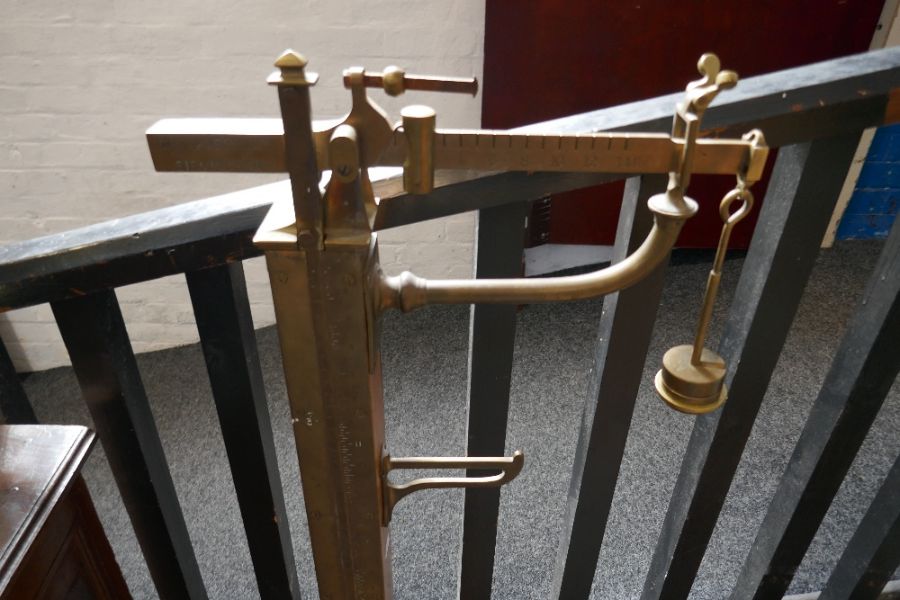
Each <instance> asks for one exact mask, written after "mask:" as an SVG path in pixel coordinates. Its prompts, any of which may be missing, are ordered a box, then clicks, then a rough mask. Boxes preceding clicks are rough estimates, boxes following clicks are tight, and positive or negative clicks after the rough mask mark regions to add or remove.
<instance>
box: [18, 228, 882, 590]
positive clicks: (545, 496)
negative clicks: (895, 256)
mask: <svg viewBox="0 0 900 600" xmlns="http://www.w3.org/2000/svg"><path fill="white" fill-rule="evenodd" d="M880 247H881V245H880V244H879V243H872V242H866V243H860V242H856V243H844V244H841V245H839V246H837V247H836V248H835V249H833V250H828V251H823V252H822V253H821V256H820V258H819V260H818V262H817V266H816V269H815V271H814V274H813V277H812V280H811V282H810V284H809V286H808V289H807V292H806V294H805V296H804V301H803V304H802V306H801V308H800V311H799V314H798V316H797V319H796V321H795V323H794V325H793V327H792V330H791V333H790V336H789V339H788V342H787V345H786V348H785V351H784V353H783V354H782V357H781V360H780V362H779V366H778V368H777V371H776V373H775V375H774V377H773V379H772V382H771V385H770V386H769V393H768V394H767V397H766V399H765V402H764V405H763V407H762V410H761V412H760V415H759V418H758V420H757V422H756V424H755V426H754V430H753V434H752V437H751V439H750V441H749V443H748V446H747V448H746V451H745V452H744V456H743V459H742V462H741V466H740V469H739V471H738V473H737V476H736V478H735V480H734V482H733V485H732V487H731V492H730V495H729V497H728V500H727V502H726V505H725V508H724V510H723V513H722V516H721V519H720V522H719V525H718V527H717V528H716V530H715V532H714V534H713V539H712V543H711V545H710V547H709V550H708V552H707V554H706V558H705V560H704V561H703V565H702V568H701V572H700V575H699V577H698V579H697V582H696V584H695V586H694V591H693V592H692V596H691V597H692V598H697V599H718V598H724V597H725V596H726V595H727V593H728V592H729V591H730V589H731V586H732V585H733V583H734V581H735V579H736V577H737V572H738V569H739V568H740V565H741V562H742V561H743V558H744V556H745V555H746V553H747V550H748V548H749V545H750V544H751V543H752V540H753V537H754V535H755V533H756V529H757V527H758V526H759V523H760V521H761V519H762V517H763V514H764V512H765V510H766V508H767V506H768V501H769V499H770V497H771V495H772V493H773V491H774V489H775V486H776V484H777V482H778V478H779V477H780V475H781V473H782V472H783V470H784V467H785V464H786V463H787V461H788V459H789V457H790V454H791V451H792V449H793V446H794V444H795V442H796V440H797V438H798V436H799V433H800V430H801V428H802V426H803V423H804V420H805V418H806V415H807V414H808V411H809V408H810V406H811V404H812V402H813V401H814V399H815V396H816V392H817V390H818V388H819V386H820V385H821V382H822V380H823V378H824V376H825V373H826V372H827V370H828V367H829V364H830V361H831V358H832V356H833V353H834V350H835V347H836V345H837V344H838V342H839V340H840V338H841V335H842V332H843V329H844V327H845V324H846V321H847V319H848V317H849V315H850V313H851V311H852V309H853V307H854V305H855V303H856V302H857V300H858V298H859V294H860V293H861V291H862V287H863V285H864V284H865V281H866V279H867V277H868V273H869V271H870V269H871V267H872V265H873V264H874V261H875V259H876V258H877V254H878V251H879V250H880ZM710 259H711V256H710V254H709V253H679V254H677V255H676V256H675V257H674V258H673V264H672V267H671V268H670V269H669V271H668V276H667V282H666V288H665V294H664V299H663V302H662V305H661V307H660V311H659V318H658V322H657V326H656V329H655V334H654V339H653V344H652V349H651V351H650V353H649V357H648V361H647V364H646V366H645V377H644V381H645V383H644V385H643V387H642V389H641V391H640V395H639V397H638V399H637V405H636V409H635V412H634V417H633V420H632V430H631V433H630V435H629V439H628V445H627V448H626V452H625V458H624V461H623V464H622V470H621V476H620V480H619V483H618V486H617V488H616V494H615V499H614V503H613V510H612V514H611V517H610V522H609V526H608V529H607V532H606V537H605V540H604V547H603V551H602V552H601V556H600V562H599V566H598V569H597V575H596V576H595V581H594V589H593V592H592V596H591V597H592V598H603V599H607V598H609V599H613V598H615V599H618V598H637V597H638V596H639V594H640V588H641V585H642V583H643V579H644V577H645V575H646V572H647V569H648V565H649V561H650V558H651V555H652V552H653V548H654V545H655V544H656V540H657V537H658V535H659V530H660V527H661V524H662V520H663V517H664V515H665V509H666V505H667V503H668V500H669V497H670V495H671V492H672V488H673V485H674V482H675V478H676V474H677V472H678V469H679V466H680V463H681V458H682V454H683V451H684V448H685V446H686V443H687V440H688V436H689V435H690V431H691V426H692V423H693V418H691V417H688V416H685V415H682V414H678V413H675V412H673V411H671V410H669V409H667V408H666V407H665V406H663V404H662V403H661V402H660V401H659V400H658V399H657V398H656V397H655V395H654V394H653V391H652V385H651V381H652V375H653V373H654V372H655V371H656V369H657V364H658V361H659V358H660V357H661V355H662V353H663V352H664V351H665V349H666V348H668V347H669V346H671V345H674V344H681V343H687V342H689V341H690V340H691V339H692V335H693V327H694V323H695V319H696V313H697V309H698V306H699V301H700V297H701V295H702V290H703V286H704V284H705V278H706V273H707V271H708V269H709V264H710ZM741 264H742V260H741V259H740V258H736V259H732V260H729V261H728V262H727V263H726V269H725V276H724V281H723V287H722V290H721V293H720V297H719V302H718V304H717V311H716V315H715V316H714V330H713V332H712V338H711V339H712V340H713V342H714V341H715V340H716V339H717V337H718V334H719V330H720V328H721V324H722V320H723V318H724V313H725V310H726V309H727V306H728V304H729V302H730V298H731V295H732V293H733V289H734V285H735V283H736V281H737V276H738V272H739V269H740V267H741ZM601 305H602V304H601V301H585V302H578V303H571V304H564V305H563V304H559V305H545V306H530V307H527V308H525V309H524V310H522V311H521V312H520V313H519V323H518V334H517V339H516V359H515V365H514V368H513V388H512V397H511V409H510V413H511V414H510V422H509V429H508V436H507V437H508V442H507V444H508V449H509V450H510V451H512V450H514V449H522V450H523V451H524V452H525V454H526V457H527V460H526V467H525V470H524V471H523V472H522V474H521V475H520V476H519V478H518V479H517V480H516V481H515V482H513V483H512V484H510V485H508V486H507V487H505V488H504V489H503V493H502V507H501V516H500V534H499V539H498V542H497V543H498V547H497V557H498V558H497V563H496V567H495V572H494V589H495V597H496V598H502V599H516V600H519V599H530V598H547V597H548V596H549V590H550V582H551V573H552V569H553V564H554V561H555V556H556V550H557V540H558V538H559V532H560V527H561V523H562V517H563V512H564V507H565V500H566V490H567V486H568V480H569V472H570V469H571V464H572V460H573V456H574V450H575V442H576V437H577V432H578V427H579V420H580V417H581V410H582V403H583V402H584V399H585V395H586V391H587V385H588V377H589V374H590V370H591V367H592V347H593V344H594V337H595V333H596V328H597V322H598V318H599V315H600V309H601ZM468 312H469V311H468V308H466V307H432V308H428V309H424V310H421V311H419V312H416V313H412V314H409V315H402V314H396V313H395V314H389V315H387V316H386V318H385V322H384V328H383V331H384V343H383V354H384V383H385V403H386V411H387V415H386V419H387V435H388V444H389V449H390V450H391V452H392V453H393V454H395V455H438V456H440V455H458V454H460V453H463V452H464V449H465V415H466V348H467V341H468ZM257 337H258V344H259V349H260V357H261V361H262V367H263V371H264V374H265V383H266V388H267V393H268V399H269V406H270V411H271V416H272V421H273V427H274V434H275V440H276V444H277V448H278V461H279V465H280V469H281V473H282V478H283V483H284V488H285V493H286V497H287V506H288V512H289V519H290V525H291V530H292V533H293V537H294V544H295V554H296V558H297V568H298V574H299V578H300V582H301V587H302V589H303V593H304V597H305V598H316V597H317V594H316V590H315V583H314V578H313V574H312V573H313V572H312V561H311V558H310V556H311V555H310V549H309V544H308V541H307V533H306V515H305V513H304V510H303V502H302V498H301V494H300V487H299V475H298V470H297V466H296V458H295V455H294V449H293V439H292V437H291V431H290V423H289V421H290V419H289V414H288V407H287V400H286V396H285V388H284V381H283V376H282V374H281V366H280V356H279V350H278V345H277V338H276V333H275V331H274V330H273V329H272V328H265V329H262V330H260V331H259V332H258V334H257ZM898 346H900V342H898ZM898 351H900V349H898ZM138 360H139V364H140V368H141V372H142V375H143V379H144V383H145V385H146V388H147V392H148V395H149V398H150V402H151V404H152V407H153V411H154V414H155V417H156V420H157V424H158V428H159V431H160V436H161V438H162V441H163V444H164V447H165V450H166V454H167V457H168V460H169V462H170V465H171V470H172V475H173V477H174V480H175V484H176V487H177V491H178V494H179V498H180V501H181V504H182V507H183V510H184V514H185V517H186V520H187V523H188V528H189V531H190V534H191V538H192V540H193V543H194V547H195V550H196V554H197V559H198V562H199V564H200V568H201V570H202V573H203V577H204V580H205V583H206V586H207V588H208V590H209V594H210V597H212V598H254V597H258V593H257V591H256V586H255V582H254V579H253V574H252V570H251V566H250V561H249V555H248V550H247V545H246V541H245V538H244V534H243V530H242V528H241V521H240V516H239V513H238V509H237V505H236V501H235V495H234V486H233V481H232V479H231V475H230V472H229V468H228V465H227V461H226V458H225V450H224V446H223V443H222V439H221V435H220V433H219V431H218V427H217V419H216V415H215V410H214V407H213V404H212V400H211V396H210V389H209V384H208V381H207V380H206V375H205V368H204V365H203V357H202V354H201V351H200V349H199V347H198V346H196V345H192V346H186V347H182V348H176V349H172V350H165V351H161V352H154V353H149V354H144V355H141V356H139V359H138ZM26 388H27V391H28V394H29V396H30V397H31V398H32V401H33V402H34V405H35V408H36V411H37V413H38V415H39V417H40V418H41V419H42V420H43V421H44V422H48V423H84V424H89V423H90V417H89V415H88V414H87V412H86V410H85V409H84V407H83V404H82V403H81V401H80V399H79V395H78V391H77V385H76V382H75V378H74V376H73V374H72V371H71V370H70V369H68V368H61V369H54V370H51V371H46V372H41V373H36V374H33V375H32V376H30V377H28V378H27V380H26ZM898 397H900V385H898V384H896V383H895V385H894V387H893V389H892V390H891V393H890V395H889V398H888V400H887V402H886V403H885V406H884V407H883V409H882V410H881V414H880V415H879V416H878V418H877V420H876V422H875V425H874V427H873V428H872V430H871V432H870V434H869V436H868V438H867V440H866V443H865V445H864V447H863V449H862V451H861V453H860V455H859V456H858V457H857V459H856V461H855V463H854V465H853V468H852V470H851V472H850V474H849V476H848V477H847V479H846V481H845V482H844V485H843V486H842V488H841V490H840V492H839V494H838V496H837V498H836V500H835V502H834V504H833V506H832V508H831V510H830V511H829V513H828V515H827V517H826V520H825V523H824V524H823V526H822V527H821V528H820V530H819V532H818V535H817V536H816V539H815V542H814V543H813V545H812V547H811V549H810V552H809V553H808V555H807V557H806V559H805V561H804V562H803V564H802V566H801V567H800V569H799V571H798V573H797V576H796V578H795V579H794V583H793V585H792V586H791V591H792V592H805V591H810V590H815V589H821V586H822V584H823V583H824V581H825V579H826V578H827V575H828V573H829V572H830V570H831V568H832V566H833V565H834V563H835V561H836V560H837V557H838V556H839V554H840V552H841V550H842V548H843V546H844V545H845V544H846V542H847V540H848V539H849V537H850V535H851V534H852V532H853V530H854V529H855V527H856V524H857V523H858V521H859V519H860V518H861V516H862V514H863V512H864V510H865V508H866V507H867V506H868V504H869V502H870V501H871V498H872V497H873V496H874V493H875V491H876V490H877V488H878V486H879V485H880V483H881V481H882V479H883V477H884V476H885V474H886V473H887V471H888V469H889V467H890V465H891V464H892V462H893V461H894V459H895V458H896V457H897V455H898V452H900V436H898V435H897V432H898V430H900V401H898ZM85 474H86V478H87V481H88V484H89V486H90V489H91V491H92V493H93V496H94V499H95V502H96V504H97V506H98V510H99V512H100V513H101V517H102V520H103V523H104V525H105V527H106V530H107V532H108V534H109V537H110V539H111V542H112V544H113V547H114V549H115V551H116V554H117V557H118V559H119V561H120V564H121V565H122V567H123V570H124V572H125V574H126V578H127V580H128V582H129V585H130V586H131V589H132V591H133V593H134V595H135V597H136V598H152V597H155V591H154V588H153V585H152V582H151V581H150V578H149V575H148V574H147V570H146V567H145V566H144V563H143V560H142V557H141V554H140V551H139V549H138V547H137V543H136V541H135V540H134V538H133V534H132V532H131V528H130V525H129V522H128V518H127V515H126V514H125V511H124V508H123V506H122V502H121V499H120V497H119V495H118V493H117V490H116V487H115V483H114V482H113V480H112V477H111V473H110V471H109V467H108V465H107V463H106V461H105V458H104V456H103V451H102V448H100V447H99V446H98V447H97V449H96V450H95V451H94V453H93V456H92V458H91V459H90V462H89V464H88V466H87V467H86V471H85ZM461 509H462V493H461V492H459V491H446V490H440V491H428V492H422V493H419V494H416V495H415V496H412V497H410V498H408V499H406V500H404V501H403V502H402V503H401V504H400V505H398V507H397V510H396V512H395V516H394V520H393V523H392V538H393V557H394V558H393V565H394V575H395V588H396V597H397V598H398V599H400V600H406V599H431V598H435V599H438V598H453V597H454V595H455V585H456V569H457V565H458V560H459V552H460V527H461Z"/></svg>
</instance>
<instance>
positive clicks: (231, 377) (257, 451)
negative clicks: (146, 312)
mask: <svg viewBox="0 0 900 600" xmlns="http://www.w3.org/2000/svg"><path fill="white" fill-rule="evenodd" d="M187 282H188V290H189V291H190V294H191V302H192V303H193V306H194V315H195V316H196V317H197V329H198V331H199V332H200V343H201V346H202V347H203V356H204V358H205V359H206V369H207V372H208V373H209V380H210V384H211V386H212V392H213V399H214V401H215V404H216V411H217V413H218V415H219V425H220V426H221V428H222V439H223V441H224V442H225V450H226V452H227V453H228V462H229V464H230V465H231V475H232V477H233V478H234V488H235V492H236V493H237V498H238V505H239V506H240V509H241V518H242V519H243V522H244V531H245V532H246V534H247V545H248V547H249V549H250V559H251V560H252V561H253V569H254V571H255V572H256V582H257V585H258V586H259V593H260V596H261V597H262V598H263V599H264V600H265V599H267V598H294V599H296V600H299V598H300V587H299V585H298V583H297V567H296V565H295V564H294V551H293V547H292V545H291V532H290V528H289V527H288V517H287V510H286V509H285V504H284V494H283V492H282V488H281V477H280V475H279V473H278V462H277V460H276V458H275V441H274V439H273V437H272V425H271V422H270V419H269V407H268V405H267V403H266V393H265V389H264V388H263V378H262V369H261V367H260V364H259V357H258V355H257V350H256V335H255V334H254V332H253V320H252V318H251V315H250V302H249V300H248V298H247V286H246V283H245V281H244V267H243V265H242V264H241V263H239V262H236V263H230V264H226V265H221V266H218V267H213V268H212V269H204V270H201V271H191V272H189V273H187Z"/></svg>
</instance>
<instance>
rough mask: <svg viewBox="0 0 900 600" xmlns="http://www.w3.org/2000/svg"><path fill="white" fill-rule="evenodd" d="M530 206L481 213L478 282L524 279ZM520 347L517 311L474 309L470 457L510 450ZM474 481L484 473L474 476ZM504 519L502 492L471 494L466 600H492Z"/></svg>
mask: <svg viewBox="0 0 900 600" xmlns="http://www.w3.org/2000/svg"><path fill="white" fill-rule="evenodd" d="M527 207H528V204H527V203H526V202H515V203H513V204H507V205H504V206H498V207H494V208H486V209H484V210H481V211H479V212H478V237H477V242H476V245H475V260H476V267H475V276H476V277H478V278H490V277H519V276H521V274H522V251H523V244H524V238H525V216H526V211H527ZM515 341H516V307H515V306H511V305H502V304H501V305H488V304H480V305H473V306H472V308H471V312H470V317H469V354H470V360H469V391H468V402H467V404H468V409H469V410H468V425H467V431H466V455H467V456H500V455H502V454H503V453H504V452H505V450H506V425H507V420H508V417H509V386H510V378H511V376H512V364H513V347H514V345H515ZM468 475H469V476H473V477H474V476H476V475H478V472H473V471H470V472H469V473H468ZM499 514H500V488H482V489H471V488H470V489H466V492H465V503H464V509H463V535H462V543H463V545H462V558H461V561H462V564H461V566H460V573H459V597H460V598H472V599H473V600H474V599H477V598H490V597H491V584H492V582H493V574H494V552H495V546H496V543H497V519H498V517H499Z"/></svg>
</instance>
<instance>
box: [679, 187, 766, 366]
mask: <svg viewBox="0 0 900 600" xmlns="http://www.w3.org/2000/svg"><path fill="white" fill-rule="evenodd" d="M744 186H745V184H744V182H743V181H742V180H741V182H740V183H739V184H738V187H736V188H735V189H733V190H731V191H730V192H728V194H726V195H725V197H724V198H723V199H722V202H721V203H720V204H719V215H720V216H721V217H722V221H723V223H722V233H721V234H720V235H719V245H718V247H717V248H716V256H715V258H714V259H713V265H712V269H710V271H709V277H708V278H707V280H706V291H705V292H704V294H703V306H702V308H701V309H700V318H699V320H698V322H697V333H696V334H695V335H694V349H693V351H692V352H691V364H692V365H694V366H700V364H701V363H702V356H703V347H704V345H705V344H706V334H707V332H708V330H709V321H710V319H711V318H712V311H713V305H714V304H715V302H716V294H718V292H719V281H720V280H721V279H722V265H723V264H724V263H725V254H726V253H727V251H728V240H729V238H730V237H731V230H732V229H733V228H734V226H735V225H736V224H737V223H738V222H739V221H741V220H742V219H743V218H744V217H745V216H747V213H748V212H750V209H751V208H752V206H753V194H751V193H750V191H749V190H748V189H746V188H745V187H744ZM737 200H743V204H742V205H741V206H740V208H738V210H737V211H735V212H734V214H729V210H730V208H731V204H732V203H733V202H735V201H737Z"/></svg>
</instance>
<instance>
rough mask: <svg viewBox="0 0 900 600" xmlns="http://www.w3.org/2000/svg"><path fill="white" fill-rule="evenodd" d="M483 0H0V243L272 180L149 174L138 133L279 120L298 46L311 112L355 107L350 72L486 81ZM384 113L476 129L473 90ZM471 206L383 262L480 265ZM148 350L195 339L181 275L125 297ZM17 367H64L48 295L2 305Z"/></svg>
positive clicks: (419, 266)
mask: <svg viewBox="0 0 900 600" xmlns="http://www.w3.org/2000/svg"><path fill="white" fill-rule="evenodd" d="M483 39H484V1H483V0H480V1H476V2H469V1H465V0H425V1H418V2H409V1H408V0H402V1H401V0H379V1H376V2H366V3H363V2H348V1H346V0H342V1H331V2H326V1H324V0H323V1H319V2H304V1H301V0H290V1H277V0H258V1H257V2H243V1H240V2H239V1H237V0H217V1H216V2H212V1H210V0H198V1H195V2H184V1H183V0H178V1H174V0H157V1H156V2H152V3H146V2H138V1H137V0H115V1H113V0H83V1H80V2H68V3H61V2H56V1H51V0H3V2H0V193H2V210H0V243H7V242H11V241H15V240H21V239H29V238H33V237H38V236H41V235H47V234H50V233H55V232H59V231H64V230H67V229H73V228H76V227H81V226H84V225H88V224H91V223H96V222H99V221H104V220H107V219H110V218H115V217H119V216H123V215H127V214H133V213H136V212H143V211H146V210H151V209H154V208H160V207H163V206H169V205H173V204H177V203H180V202H185V201H189V200H194V199H197V198H202V197H206V196H212V195H215V194H219V193H223V192H226V191H230V190H235V189H240V188H243V187H249V186H253V185H258V184H261V183H265V182H267V181H271V180H273V179H274V177H272V176H265V175H259V176H255V175H232V174H206V175H202V174H172V173H166V174H162V173H155V172H154V171H153V168H152V165H151V162H150V157H149V154H148V152H147V148H146V143H145V141H144V135H143V134H144V130H145V129H146V128H147V127H149V126H150V125H151V124H152V123H153V122H154V121H155V120H157V119H158V118H161V117H176V116H277V115H278V104H277V98H276V95H275V93H274V92H273V90H272V89H271V88H269V87H268V86H266V84H265V77H266V76H267V75H268V74H269V72H270V71H271V70H272V61H273V60H274V59H275V57H277V56H278V54H280V53H281V51H282V50H284V49H285V48H288V47H292V48H294V49H296V50H298V51H300V52H302V53H304V54H305V55H306V56H307V58H308V59H309V60H310V67H309V68H310V70H313V71H317V72H319V73H320V74H321V79H320V82H319V84H318V85H317V86H316V87H315V88H314V89H313V107H314V113H315V115H316V116H317V117H330V116H336V115H339V114H341V113H343V112H345V111H346V110H347V109H348V107H349V94H348V93H347V92H346V91H345V90H344V89H343V87H342V85H341V80H340V74H341V71H342V70H343V69H344V68H345V67H348V66H351V65H363V66H366V67H369V68H375V69H380V68H382V67H384V66H387V65H389V64H398V65H401V66H404V67H406V68H407V69H409V70H410V71H412V72H420V73H437V74H445V75H460V76H463V75H476V76H478V77H480V76H481V71H482V60H483ZM373 97H375V98H376V99H377V101H378V102H379V103H380V104H382V106H384V107H385V108H386V109H387V110H388V112H389V114H391V115H392V116H394V117H397V118H399V117H398V115H399V109H400V107H401V106H403V105H405V104H412V103H425V104H429V105H431V106H434V107H435V108H436V109H437V111H438V123H439V125H441V126H447V127H474V126H477V125H478V124H479V122H480V109H481V101H480V98H476V99H472V98H469V97H465V96H456V95H453V96H450V95H446V96H444V95H440V94H424V93H408V94H406V95H405V96H402V97H401V98H399V99H391V98H387V97H386V96H384V95H383V94H380V93H378V92H377V91H373ZM473 226H474V223H473V216H472V215H471V214H469V215H460V216H457V217H451V218H448V219H441V220H436V221H431V222H428V223H421V224H417V225H414V226H408V227H402V228H398V229H396V230H393V231H388V232H384V233H383V234H382V235H381V240H382V246H381V256H382V260H383V262H384V264H385V268H386V270H387V271H388V272H391V273H393V272H399V271H401V270H403V269H407V268H409V269H412V270H414V271H416V272H418V273H421V274H422V275H426V276H442V277H468V276H470V274H471V256H472V250H471V249H472V244H473V235H474V231H473ZM246 271H247V280H248V284H249V287H250V299H251V306H252V309H253V317H254V321H255V323H256V325H257V326H258V327H259V326H263V325H268V324H271V323H272V322H274V316H273V311H272V306H271V300H270V297H269V290H268V283H267V280H266V274H265V269H264V266H263V263H262V262H261V260H259V259H257V260H254V261H249V262H248V264H247V269H246ZM118 296H119V300H120V302H121V304H122V311H123V313H124V315H125V320H126V323H127V325H128V330H129V333H130V335H131V339H132V343H133V345H134V348H135V350H136V351H138V352H145V351H150V350H157V349H160V348H165V347H169V346H174V345H180V344H186V343H190V342H193V341H196V339H197V332H196V328H195V326H194V323H193V316H192V313H191V307H190V301H189V297H188V294H187V289H186V287H185V285H184V280H183V277H171V278H167V279H163V280H159V281H155V282H153V283H148V284H140V285H135V286H129V287H127V288H122V289H120V290H119V292H118ZM0 335H2V338H3V340H4V342H5V343H6V345H7V347H8V349H9V351H10V354H11V355H12V356H13V358H14V360H15V362H16V364H17V367H18V368H19V369H20V370H39V369H45V368H49V367H53V366H57V365H60V364H65V363H67V362H68V359H67V356H66V352H65V349H64V348H63V346H62V342H61V340H60V338H59V333H58V331H57V329H56V326H55V324H54V323H53V319H52V315H51V314H50V310H49V308H48V307H46V306H40V307H35V308H30V309H23V310H17V311H12V312H10V313H7V314H5V315H0Z"/></svg>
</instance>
